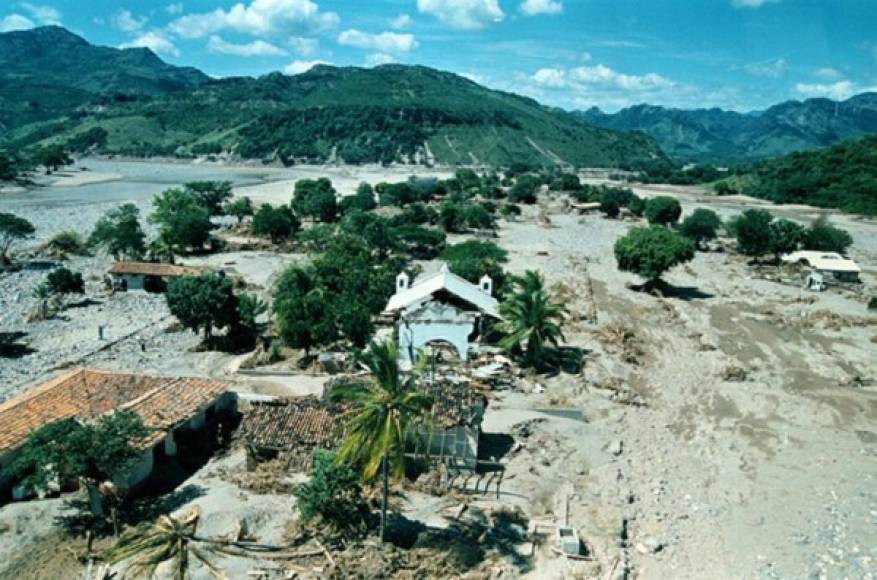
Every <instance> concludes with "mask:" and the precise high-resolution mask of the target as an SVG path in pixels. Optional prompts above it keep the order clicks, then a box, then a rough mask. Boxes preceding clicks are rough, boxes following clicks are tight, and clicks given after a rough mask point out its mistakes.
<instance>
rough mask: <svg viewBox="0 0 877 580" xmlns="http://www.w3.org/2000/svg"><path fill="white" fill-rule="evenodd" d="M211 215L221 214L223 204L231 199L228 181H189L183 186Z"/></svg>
mask: <svg viewBox="0 0 877 580" xmlns="http://www.w3.org/2000/svg"><path fill="white" fill-rule="evenodd" d="M183 187H184V188H185V190H186V191H189V192H191V193H192V194H193V195H194V196H195V199H196V200H197V201H198V203H199V204H200V205H201V206H202V207H204V208H206V209H207V211H208V212H210V215H211V216H217V215H222V208H223V204H225V202H227V201H228V200H229V199H231V195H232V194H231V182H230V181H190V182H189V183H186V184H185V185H184V186H183Z"/></svg>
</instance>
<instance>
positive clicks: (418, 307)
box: [384, 263, 502, 365]
mask: <svg viewBox="0 0 877 580" xmlns="http://www.w3.org/2000/svg"><path fill="white" fill-rule="evenodd" d="M384 314H385V315H390V316H393V317H394V318H395V319H396V327H397V333H398V342H399V355H400V358H401V361H402V363H403V365H410V364H411V361H412V360H413V359H414V357H415V355H416V352H417V351H418V350H419V349H421V348H423V347H425V346H427V345H429V344H430V343H446V344H450V345H451V346H453V348H454V349H455V350H456V352H457V354H458V355H459V357H460V360H463V361H465V360H467V359H468V357H469V346H470V343H471V341H472V340H474V339H476V338H477V337H478V336H480V335H481V334H482V330H483V325H484V323H486V322H487V321H489V320H491V319H493V320H499V319H501V318H502V317H501V316H500V313H499V302H498V301H497V300H496V298H494V297H493V280H491V278H490V276H487V275H485V276H483V277H482V278H481V280H480V281H479V284H478V285H475V284H472V283H471V282H469V281H468V280H466V279H464V278H462V277H460V276H457V275H456V274H454V273H453V272H451V271H450V269H449V268H448V265H447V264H446V263H441V267H440V268H439V270H438V271H437V272H435V273H433V274H430V275H426V276H422V277H420V278H418V279H416V280H415V281H414V282H413V283H411V281H410V277H409V276H408V274H406V273H405V272H402V273H400V274H399V275H398V276H397V277H396V293H395V294H393V296H392V297H391V298H390V300H389V302H388V303H387V306H386V307H385V308H384Z"/></svg>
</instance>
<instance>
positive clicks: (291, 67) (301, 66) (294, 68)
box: [283, 60, 332, 75]
mask: <svg viewBox="0 0 877 580" xmlns="http://www.w3.org/2000/svg"><path fill="white" fill-rule="evenodd" d="M318 64H328V65H331V64H332V63H331V62H326V61H323V60H294V61H292V62H291V63H289V64H288V65H286V67H284V69H283V72H285V73H286V74H288V75H300V74H301V73H304V72H308V71H309V70H311V69H312V68H314V67H315V66H317V65H318Z"/></svg>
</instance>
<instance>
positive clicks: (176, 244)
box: [149, 189, 215, 253]
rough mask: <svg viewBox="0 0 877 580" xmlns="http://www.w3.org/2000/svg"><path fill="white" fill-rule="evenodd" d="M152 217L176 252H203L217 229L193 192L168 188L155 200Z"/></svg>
mask: <svg viewBox="0 0 877 580" xmlns="http://www.w3.org/2000/svg"><path fill="white" fill-rule="evenodd" d="M152 205H153V211H152V215H150V216H149V220H150V221H151V222H152V223H155V224H158V226H159V237H161V239H162V240H163V241H164V243H165V244H167V246H168V247H170V248H173V250H174V251H175V252H176V253H183V252H186V251H188V250H189V249H202V248H203V247H204V244H205V243H207V241H208V240H209V239H210V232H211V231H212V230H213V228H214V227H215V226H214V225H213V223H212V222H211V221H210V210H209V209H208V208H207V207H205V206H204V205H202V204H201V202H200V201H199V199H198V197H197V196H196V195H195V194H194V193H192V192H191V191H187V190H182V189H168V190H165V191H163V192H162V193H160V194H158V195H156V196H155V198H154V199H153V200H152Z"/></svg>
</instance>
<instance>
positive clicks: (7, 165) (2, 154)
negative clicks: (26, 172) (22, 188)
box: [0, 150, 18, 181]
mask: <svg viewBox="0 0 877 580" xmlns="http://www.w3.org/2000/svg"><path fill="white" fill-rule="evenodd" d="M16 177H18V163H17V159H16V158H15V156H14V155H12V154H10V153H8V152H6V151H2V150H0V181H12V180H13V179H15V178H16Z"/></svg>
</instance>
